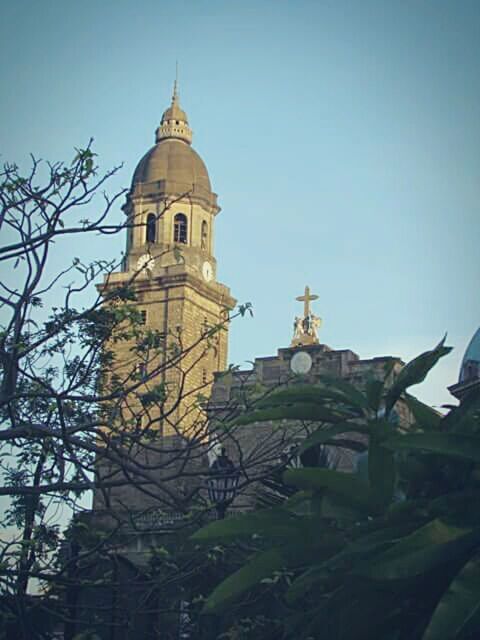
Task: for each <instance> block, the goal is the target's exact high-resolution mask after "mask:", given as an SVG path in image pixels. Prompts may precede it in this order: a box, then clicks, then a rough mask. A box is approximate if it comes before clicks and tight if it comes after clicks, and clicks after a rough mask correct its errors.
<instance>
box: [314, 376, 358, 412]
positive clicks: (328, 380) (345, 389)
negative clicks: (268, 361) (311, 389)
mask: <svg viewBox="0 0 480 640" xmlns="http://www.w3.org/2000/svg"><path fill="white" fill-rule="evenodd" d="M319 380H320V382H322V383H323V384H324V385H325V386H326V387H328V388H330V389H334V390H335V391H337V392H340V393H341V394H342V395H343V396H344V397H345V398H347V399H348V401H349V402H350V403H351V404H353V405H354V406H355V407H358V408H359V409H366V408H367V407H368V401H367V398H366V397H365V396H364V395H363V393H362V392H361V391H359V390H358V389H357V388H356V387H354V386H353V384H350V383H349V382H346V381H345V380H342V379H341V378H335V377H333V376H327V375H321V376H319Z"/></svg>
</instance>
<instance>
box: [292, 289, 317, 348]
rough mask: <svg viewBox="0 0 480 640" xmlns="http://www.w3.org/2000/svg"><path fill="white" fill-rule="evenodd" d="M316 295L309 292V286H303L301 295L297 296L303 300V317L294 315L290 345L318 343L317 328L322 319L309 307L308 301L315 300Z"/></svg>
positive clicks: (299, 299) (300, 300)
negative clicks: (303, 289) (303, 290)
mask: <svg viewBox="0 0 480 640" xmlns="http://www.w3.org/2000/svg"><path fill="white" fill-rule="evenodd" d="M317 299H318V296H317V295H315V294H310V287H308V286H307V287H305V292H304V295H303V296H298V298H297V300H298V301H299V302H303V303H304V304H303V318H301V317H299V316H295V320H294V323H293V338H292V343H291V346H292V347H298V346H301V345H308V344H318V329H319V328H320V327H321V325H322V320H321V318H319V317H318V316H316V315H315V314H314V313H313V312H312V311H311V309H310V302H311V301H312V300H317Z"/></svg>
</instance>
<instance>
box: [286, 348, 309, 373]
mask: <svg viewBox="0 0 480 640" xmlns="http://www.w3.org/2000/svg"><path fill="white" fill-rule="evenodd" d="M311 368H312V358H311V357H310V354H308V353H307V352H306V351H297V353H296V354H295V355H294V356H293V358H292V359H291V360H290V369H291V370H292V371H293V373H297V374H299V375H304V374H306V373H308V372H309V371H310V369H311Z"/></svg>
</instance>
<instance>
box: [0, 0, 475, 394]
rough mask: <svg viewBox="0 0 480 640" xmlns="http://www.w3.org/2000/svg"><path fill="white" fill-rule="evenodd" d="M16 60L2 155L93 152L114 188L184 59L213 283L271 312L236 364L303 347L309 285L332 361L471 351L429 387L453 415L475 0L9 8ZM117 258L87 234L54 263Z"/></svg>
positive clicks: (464, 321)
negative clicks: (111, 175) (205, 191)
mask: <svg viewBox="0 0 480 640" xmlns="http://www.w3.org/2000/svg"><path fill="white" fill-rule="evenodd" d="M0 49H1V58H0V59H1V63H0V65H1V67H0V83H1V87H2V91H1V96H0V150H1V154H2V159H3V160H15V161H17V162H19V163H20V164H21V165H23V166H27V164H28V154H29V153H30V152H33V153H34V154H35V155H37V156H39V157H43V158H46V159H49V160H58V159H68V158H71V157H72V149H73V147H75V146H82V145H85V144H86V143H87V141H88V139H89V138H90V137H91V136H93V137H94V138H95V149H96V151H97V152H98V153H99V155H100V160H101V163H102V165H103V166H104V167H109V166H113V165H116V164H118V163H120V162H123V163H124V166H123V168H122V170H121V171H120V172H119V174H118V176H117V177H116V178H115V179H114V180H113V181H112V184H111V191H112V192H113V191H115V190H116V189H119V188H120V187H123V186H128V184H129V182H130V179H131V175H132V173H133V170H134V168H135V166H136V163H137V162H138V160H139V159H140V158H141V156H142V155H143V154H144V153H145V152H146V151H147V149H148V148H149V147H150V146H151V145H152V143H153V139H154V130H155V128H156V127H157V126H158V123H159V120H160V117H161V114H162V112H163V110H164V109H165V108H166V107H167V106H168V104H169V101H170V96H171V90H172V83H173V78H174V74H175V60H176V59H178V61H179V66H180V74H179V76H180V77H179V80H180V100H181V104H182V106H183V108H184V109H185V110H186V112H187V114H188V116H189V120H190V125H191V127H192V128H193V131H194V140H193V146H194V147H195V149H196V150H197V151H198V152H199V153H200V154H201V156H202V157H203V159H204V160H205V162H206V164H207V167H208V169H209V172H210V178H211V180H212V184H213V188H214V190H215V191H216V192H217V193H218V194H219V202H220V205H221V206H222V209H223V211H222V212H221V214H220V215H219V217H218V218H217V224H216V257H217V259H218V265H219V274H218V275H219V279H220V280H221V281H222V282H224V283H225V284H227V285H229V286H230V287H231V290H232V293H233V295H234V296H235V297H237V298H238V300H239V302H244V301H251V302H252V303H253V305H254V309H255V317H254V318H253V319H248V318H245V319H244V320H242V321H240V322H238V323H236V325H235V326H234V327H233V329H232V331H231V336H230V361H232V362H236V363H240V364H241V365H242V363H244V362H245V361H247V360H252V359H254V358H255V356H264V355H273V354H274V353H275V352H276V349H277V348H278V347H283V346H288V344H289V341H290V339H291V329H292V321H293V317H294V315H295V314H296V313H298V312H300V310H301V307H300V304H299V303H296V302H295V297H296V296H297V295H300V294H301V293H302V291H303V288H304V286H305V284H309V285H310V287H311V288H312V290H313V291H314V293H317V294H318V295H319V300H318V301H317V302H316V304H315V308H314V311H315V312H316V313H317V314H318V315H320V316H321V317H322V318H323V320H324V326H323V328H322V331H321V340H322V341H323V342H325V343H327V344H329V345H330V346H331V347H333V348H351V349H352V350H354V351H356V352H357V353H358V354H359V355H360V356H362V357H370V356H374V355H398V356H401V357H403V358H404V359H409V358H410V357H412V356H414V355H416V354H417V353H419V352H420V351H422V350H425V349H427V348H430V347H432V346H434V344H435V343H436V342H437V341H438V340H439V339H440V338H441V337H442V336H443V334H444V333H445V331H448V334H449V338H448V342H449V344H451V345H453V346H454V347H455V351H454V352H453V354H451V355H450V356H448V357H447V358H446V359H445V361H444V362H443V363H442V365H441V366H439V368H438V370H437V371H436V373H435V374H433V375H432V376H431V378H430V381H429V382H427V383H425V384H424V385H422V387H421V388H418V390H417V393H418V394H419V395H420V397H422V398H423V399H425V400H427V401H429V402H431V403H434V404H436V405H439V404H441V403H443V402H449V401H450V400H451V397H450V396H449V394H448V392H447V391H446V389H445V387H446V385H447V384H451V383H453V382H454V381H456V378H457V376H458V368H459V363H460V360H461V357H462V355H463V351H464V350H465V347H466V345H467V343H468V341H469V339H470V337H471V336H472V334H473V333H474V331H475V329H476V328H477V327H478V325H479V324H480V299H479V295H478V283H479V275H480V258H479V242H480V238H479V231H480V229H479V226H480V216H479V202H480V180H479V178H480V2H478V0H472V1H467V0H451V1H445V0H424V1H421V0H416V1H409V0H397V1H393V0H381V1H370V0H356V1H353V0H334V1H328V2H327V1H323V2H322V1H306V0H291V1H290V2H285V1H282V0H274V1H261V0H257V1H256V2H251V1H250V0H242V2H233V1H226V0H222V1H219V2H216V1H212V0H209V1H201V0H197V1H193V0H190V1H181V0H177V1H176V2H165V1H162V0H155V1H154V0H136V1H131V0H115V1H113V0H111V1H107V0H104V1H101V0H83V1H82V2H72V1H70V2H68V1H67V2H65V1H60V0H55V1H54V0H43V1H41V2H39V1H38V0H15V2H3V3H2V7H1V20H0ZM118 215H120V213H118ZM123 246H124V239H123V238H122V239H120V238H118V237H117V238H113V239H112V238H110V239H108V240H105V239H102V240H98V241H97V242H92V241H88V242H87V241H84V246H82V245H81V243H80V242H79V241H78V240H76V242H75V247H62V251H63V252H64V253H63V255H59V256H58V257H57V260H58V261H59V262H58V264H61V262H62V260H70V259H71V256H72V255H73V254H74V253H75V254H80V255H82V256H90V257H95V256H98V255H102V256H114V255H116V254H118V253H119V252H120V251H121V250H122V249H123ZM242 366H243V365H242Z"/></svg>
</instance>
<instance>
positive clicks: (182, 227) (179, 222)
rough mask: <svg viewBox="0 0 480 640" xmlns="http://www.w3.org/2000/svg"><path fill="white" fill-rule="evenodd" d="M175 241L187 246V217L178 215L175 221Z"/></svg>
mask: <svg viewBox="0 0 480 640" xmlns="http://www.w3.org/2000/svg"><path fill="white" fill-rule="evenodd" d="M173 241H174V242H181V243H182V244H187V216H186V215H185V214H184V213H177V215H176V216H175V218H174V220H173Z"/></svg>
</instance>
